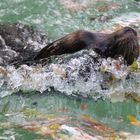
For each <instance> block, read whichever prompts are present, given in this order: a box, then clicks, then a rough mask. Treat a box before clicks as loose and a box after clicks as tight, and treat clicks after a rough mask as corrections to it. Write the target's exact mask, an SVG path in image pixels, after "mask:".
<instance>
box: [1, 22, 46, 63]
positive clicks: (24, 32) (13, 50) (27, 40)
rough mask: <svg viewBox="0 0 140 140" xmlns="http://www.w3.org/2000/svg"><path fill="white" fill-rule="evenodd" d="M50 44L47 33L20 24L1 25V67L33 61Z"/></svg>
mask: <svg viewBox="0 0 140 140" xmlns="http://www.w3.org/2000/svg"><path fill="white" fill-rule="evenodd" d="M47 44H48V37H47V35H46V34H45V33H43V32H41V31H37V30H36V29H34V28H33V27H32V26H28V25H23V24H20V23H14V24H10V23H7V24H0V65H8V64H11V63H14V64H16V63H21V62H23V61H25V60H28V59H30V60H32V58H33V57H34V56H35V54H36V52H38V51H39V50H40V49H42V48H43V47H45V46H46V45H47Z"/></svg>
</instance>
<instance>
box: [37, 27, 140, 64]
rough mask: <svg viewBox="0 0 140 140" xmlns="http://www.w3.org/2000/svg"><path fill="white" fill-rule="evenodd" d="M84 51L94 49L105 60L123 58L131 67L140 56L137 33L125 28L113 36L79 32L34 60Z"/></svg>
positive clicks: (46, 50) (49, 48)
mask: <svg viewBox="0 0 140 140" xmlns="http://www.w3.org/2000/svg"><path fill="white" fill-rule="evenodd" d="M82 49H93V50H94V51H95V52H96V53H98V54H99V55H100V56H101V57H105V58H107V57H112V58H116V57H118V56H123V57H124V60H125V61H126V62H127V65H131V64H132V63H133V61H134V60H135V59H137V58H138V56H139V44H138V38H137V32H136V31H135V30H134V29H132V28H130V27H124V28H122V29H120V30H118V31H116V32H113V33H111V34H107V33H93V32H90V31H86V30H79V31H76V32H72V33H70V34H68V35H66V36H64V37H62V38H60V39H58V40H56V41H54V42H52V43H50V44H49V45H47V46H46V47H44V48H43V49H42V50H41V51H40V52H39V53H38V54H37V55H36V57H35V58H34V59H35V60H38V59H42V58H47V57H50V56H52V55H61V54H65V53H74V52H77V51H80V50H82Z"/></svg>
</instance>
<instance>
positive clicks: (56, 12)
mask: <svg viewBox="0 0 140 140" xmlns="http://www.w3.org/2000/svg"><path fill="white" fill-rule="evenodd" d="M90 2H91V3H90ZM79 3H81V2H79ZM89 3H90V4H88V2H87V3H86V4H85V5H86V8H85V9H84V10H79V11H75V10H74V9H73V8H70V9H69V10H68V8H67V7H65V5H64V3H61V2H59V0H12V1H9V0H1V1H0V22H3V23H6V22H12V23H14V22H20V23H23V24H29V25H32V26H34V27H35V28H37V29H39V30H41V31H44V32H46V33H47V34H48V36H49V39H50V40H52V39H56V38H59V37H61V36H63V35H65V34H67V33H69V32H72V31H75V30H78V29H89V30H96V31H99V30H106V29H111V27H112V26H113V25H112V21H111V20H112V19H115V18H117V17H120V16H121V15H123V14H127V13H128V12H129V13H133V12H135V13H137V14H138V13H139V12H140V8H139V6H140V4H139V3H135V2H134V0H112V1H111V2H106V1H104V2H95V1H89ZM112 3H115V4H116V5H118V6H119V7H120V8H115V9H112V10H106V11H104V12H98V11H97V10H96V9H97V7H101V6H104V5H109V4H112ZM79 7H80V6H79ZM110 9H111V8H110ZM104 13H106V14H107V16H108V17H109V18H110V19H109V20H108V19H106V20H107V21H106V20H105V21H104V20H103V21H102V19H101V18H99V17H102V15H103V14H104ZM103 17H104V15H103ZM139 17H140V16H139ZM139 17H138V16H137V20H138V21H135V22H136V23H137V24H138V25H137V26H138V27H137V28H138V29H139V28H140V19H139ZM132 18H133V17H132ZM135 19H136V18H135ZM103 94H104V93H103ZM26 109H27V110H28V109H29V111H28V113H27V112H26V111H27V110H26ZM139 114H140V104H139V103H135V102H133V101H131V100H125V101H124V102H116V103H111V102H110V100H101V99H99V100H98V101H94V100H93V99H83V98H80V97H79V98H78V97H69V96H64V95H63V94H62V93H58V92H55V91H51V92H48V91H46V92H44V93H43V94H40V93H36V92H31V93H24V92H18V94H16V95H15V94H14V95H9V96H7V97H4V98H0V139H2V140H5V139H6V140H15V139H16V140H19V139H21V140H43V139H51V138H49V136H48V137H47V136H44V131H43V130H42V131H43V132H42V131H41V134H38V133H37V132H38V131H39V130H31V131H30V130H29V129H25V128H24V127H23V124H24V125H27V124H29V125H31V124H30V123H31V122H33V121H34V122H36V123H38V122H39V121H43V122H44V123H45V124H46V125H47V123H48V122H47V123H46V120H47V121H51V120H49V119H46V118H47V117H48V116H51V115H52V116H53V118H57V121H56V122H55V124H58V123H59V119H60V118H64V122H63V123H62V124H66V125H69V126H71V127H75V128H81V129H82V130H83V131H84V132H86V133H88V134H90V135H91V136H96V135H99V136H103V135H104V134H103V133H102V132H100V131H97V130H96V129H89V128H88V127H87V126H86V125H85V122H84V121H85V120H81V119H80V116H82V115H87V116H88V117H87V118H89V117H90V118H93V119H95V120H96V121H97V122H99V124H100V123H101V124H103V128H104V127H105V126H107V127H108V128H112V129H113V131H114V132H115V133H116V134H115V137H117V135H118V137H121V136H120V131H124V132H130V133H131V135H138V134H139V133H140V127H138V126H134V125H132V124H130V121H129V120H128V118H127V116H128V115H133V116H135V117H136V118H137V119H138V120H140V115H139ZM44 116H45V119H44ZM67 117H71V119H70V122H67V119H66V118H67ZM65 119H66V120H65ZM99 124H98V125H99ZM38 125H40V122H39V124H38ZM89 125H90V123H89ZM104 125H105V126H104ZM31 126H32V125H31ZM45 129H46V128H45ZM104 131H105V130H104ZM105 133H107V132H106V131H105ZM108 135H111V134H110V132H108Z"/></svg>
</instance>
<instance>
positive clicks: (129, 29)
mask: <svg viewBox="0 0 140 140" xmlns="http://www.w3.org/2000/svg"><path fill="white" fill-rule="evenodd" d="M123 31H124V33H128V32H132V33H134V34H135V35H136V36H137V32H136V31H135V30H134V29H133V28H131V27H124V28H123Z"/></svg>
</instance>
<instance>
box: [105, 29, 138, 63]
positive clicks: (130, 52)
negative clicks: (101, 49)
mask: <svg viewBox="0 0 140 140" xmlns="http://www.w3.org/2000/svg"><path fill="white" fill-rule="evenodd" d="M109 44H110V45H109V50H107V55H108V56H109V57H113V58H115V57H117V56H123V57H124V60H125V61H126V62H127V65H131V64H132V63H133V61H134V60H136V59H137V58H138V56H139V51H140V49H139V43H138V37H137V32H136V31H135V30H134V29H132V28H131V27H124V28H122V29H120V30H118V31H116V32H114V33H112V34H110V37H109Z"/></svg>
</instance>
